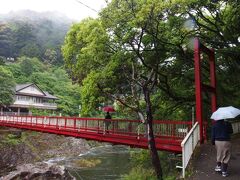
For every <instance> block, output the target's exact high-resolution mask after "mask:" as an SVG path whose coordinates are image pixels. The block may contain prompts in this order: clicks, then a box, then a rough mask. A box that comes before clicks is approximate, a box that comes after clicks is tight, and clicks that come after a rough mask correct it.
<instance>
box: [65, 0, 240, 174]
mask: <svg viewBox="0 0 240 180" xmlns="http://www.w3.org/2000/svg"><path fill="white" fill-rule="evenodd" d="M234 4H235V5H236V8H237V4H236V1H228V2H224V1H219V2H217V3H216V2H210V1H197V0H191V1H189V0H184V1H180V0H175V1H159V0H138V1H137V0H113V1H111V3H109V4H108V6H107V7H106V8H105V9H104V10H103V11H102V12H101V13H100V18H99V19H95V20H93V19H86V20H84V21H82V22H81V23H80V24H76V25H74V26H73V27H72V28H71V30H70V31H69V33H68V35H67V37H66V39H65V44H64V46H63V49H62V50H63V56H64V58H65V62H66V68H67V70H68V72H69V74H70V75H71V77H72V78H73V80H74V81H75V82H78V83H80V84H81V85H82V91H81V97H82V101H83V111H84V113H87V112H89V111H90V109H91V108H93V107H94V106H95V105H96V104H97V103H99V102H100V101H104V100H106V98H111V99H112V100H117V101H118V102H120V103H121V104H124V105H125V106H127V107H129V108H131V109H132V110H133V111H135V112H137V113H138V114H140V115H141V116H140V117H142V119H143V120H144V121H145V123H146V124H147V127H148V137H149V149H150V151H151V156H152V163H153V165H154V167H155V172H156V174H157V177H158V179H162V172H161V165H160V163H159V158H158V155H157V151H156V148H155V141H154V136H153V129H152V122H153V121H152V120H153V116H154V114H156V112H158V110H157V109H158V107H160V105H162V106H161V108H164V110H163V111H165V112H166V110H167V109H171V113H172V114H174V115H177V112H182V111H183V110H186V109H188V111H189V110H190V107H191V106H193V105H194V104H195V102H194V100H195V97H194V71H193V67H194V65H193V62H194V61H193V60H192V59H193V47H192V44H191V39H192V37H195V36H197V37H199V38H200V39H201V40H206V42H207V45H213V46H212V47H215V48H218V49H219V51H223V50H224V48H225V46H218V45H217V44H219V43H220V44H222V42H223V40H222V38H223V37H222V36H226V37H227V35H228V34H227V33H225V34H223V33H222V32H221V31H219V30H220V29H221V28H220V24H218V23H221V21H223V22H224V21H225V20H224V19H226V22H229V21H230V19H231V18H230V17H234V18H233V20H234V22H238V20H239V18H237V16H236V17H235V16H234V12H235V11H236V9H235V6H234ZM224 12H225V13H226V12H227V14H224ZM220 20H221V21H220ZM231 20H232V19H231ZM189 22H192V23H190V26H191V27H186V26H188V25H187V24H188V23H189ZM224 24H226V25H227V23H224ZM237 24H238V23H237ZM237 24H235V25H232V26H233V28H234V29H235V30H236V29H237V28H236V27H235V26H237ZM209 28H210V29H209ZM225 28H227V27H225ZM235 30H232V32H233V33H234V35H231V36H229V38H228V40H226V41H225V43H227V44H228V48H229V47H230V48H231V46H233V47H234V48H231V49H235V46H237V45H238V44H239V43H238V42H236V37H239V34H237V31H235ZM215 38H216V40H217V43H216V44H214V41H215V40H214V41H211V40H212V39H215ZM207 40H208V41H207ZM210 42H211V43H212V44H211V43H210ZM229 42H230V43H229ZM229 44H230V45H229ZM226 47H227V46H226ZM235 53H236V52H235ZM222 58H223V57H222V56H221V55H220V57H219V60H220V61H221V62H220V63H219V65H220V68H219V69H221V71H224V72H227V74H229V73H230V71H229V70H230V69H231V70H232V69H234V68H233V66H232V65H230V66H228V64H226V61H225V60H223V59H222ZM238 62H239V60H237V62H236V61H235V64H238ZM203 63H205V62H203ZM221 63H223V64H224V65H222V66H221ZM228 63H230V62H228ZM206 67H207V66H204V68H203V74H204V75H203V76H204V77H205V76H206V75H207V73H208V69H207V68H206ZM225 68H226V69H225ZM228 68H230V69H228ZM221 79H222V78H221ZM206 81H207V80H206ZM233 81H234V80H233ZM238 82H239V81H238ZM235 84H237V83H235ZM239 84H240V83H238V85H239ZM236 86H237V85H236ZM222 89H223V88H222ZM234 92H235V93H237V91H234ZM208 99H209V98H208V96H206V99H205V100H206V101H208ZM143 100H144V103H142V101H143ZM159 100H161V102H159ZM162 101H165V103H163V102H162ZM163 106H165V107H163ZM173 108H174V109H177V108H178V109H179V110H181V111H176V112H174V111H173ZM189 114H190V113H189ZM182 116H183V117H185V118H186V117H187V115H186V114H184V113H182Z"/></svg>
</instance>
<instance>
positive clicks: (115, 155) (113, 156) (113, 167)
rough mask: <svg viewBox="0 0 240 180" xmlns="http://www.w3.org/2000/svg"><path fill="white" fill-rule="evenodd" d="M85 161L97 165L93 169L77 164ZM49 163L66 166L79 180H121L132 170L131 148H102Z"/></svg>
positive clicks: (110, 146)
mask: <svg viewBox="0 0 240 180" xmlns="http://www.w3.org/2000/svg"><path fill="white" fill-rule="evenodd" d="M85 160H86V161H93V162H96V164H95V165H93V166H91V167H81V163H77V162H82V161H83V162H84V161H85ZM49 162H55V163H58V164H61V165H64V166H65V167H67V169H68V170H69V171H70V173H71V174H72V175H73V176H75V177H76V179H78V180H115V179H121V176H122V175H123V174H127V173H129V171H130V170H131V167H130V151H129V147H127V146H120V145H116V146H112V145H105V146H100V147H96V148H92V149H91V150H90V151H88V152H87V153H85V154H80V155H79V156H77V157H74V158H61V159H52V160H50V161H49Z"/></svg>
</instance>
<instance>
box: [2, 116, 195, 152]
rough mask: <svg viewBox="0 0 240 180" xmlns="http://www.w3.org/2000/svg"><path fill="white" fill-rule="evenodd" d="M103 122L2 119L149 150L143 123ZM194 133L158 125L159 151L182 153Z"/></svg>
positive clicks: (172, 124) (183, 125)
mask: <svg viewBox="0 0 240 180" xmlns="http://www.w3.org/2000/svg"><path fill="white" fill-rule="evenodd" d="M108 121H109V123H108V124H110V125H109V127H108V130H107V127H106V124H107V123H106V121H105V120H104V119H102V118H75V117H48V116H3V115H2V116H0V125H1V126H7V127H14V128H21V129H28V130H34V131H41V132H47V133H54V134H61V135H66V136H73V137H77V138H84V139H88V140H96V141H102V142H109V143H113V144H124V145H128V146H131V147H139V148H148V141H147V135H146V127H145V125H144V124H142V123H141V122H140V121H139V120H126V119H125V120H123V119H112V120H108ZM190 129H191V122H184V121H159V120H156V121H154V132H155V134H154V135H155V141H156V147H157V149H158V150H165V151H172V152H181V151H182V149H181V141H182V140H183V138H184V137H185V135H186V134H187V133H188V131H189V130H190Z"/></svg>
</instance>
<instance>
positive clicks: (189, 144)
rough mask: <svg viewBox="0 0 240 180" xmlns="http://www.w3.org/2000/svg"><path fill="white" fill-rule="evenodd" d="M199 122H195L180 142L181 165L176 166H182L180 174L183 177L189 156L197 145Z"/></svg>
mask: <svg viewBox="0 0 240 180" xmlns="http://www.w3.org/2000/svg"><path fill="white" fill-rule="evenodd" d="M199 131H200V130H199V124H198V122H196V123H195V124H194V126H193V127H192V129H191V130H190V131H189V133H188V134H187V135H186V137H185V138H184V140H183V141H182V143H181V147H182V166H181V167H180V166H177V168H182V176H183V178H185V175H186V167H187V165H188V162H189V161H190V159H191V156H192V154H193V152H194V149H195V147H196V146H197V144H198V142H199V141H200V135H199V133H200V132H199Z"/></svg>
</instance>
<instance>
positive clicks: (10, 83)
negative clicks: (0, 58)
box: [0, 66, 15, 106]
mask: <svg viewBox="0 0 240 180" xmlns="http://www.w3.org/2000/svg"><path fill="white" fill-rule="evenodd" d="M14 86H15V83H14V79H13V76H12V73H11V72H10V71H9V70H7V69H6V68H5V67H4V66H0V106H3V105H9V104H11V103H12V102H13V95H14Z"/></svg>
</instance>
